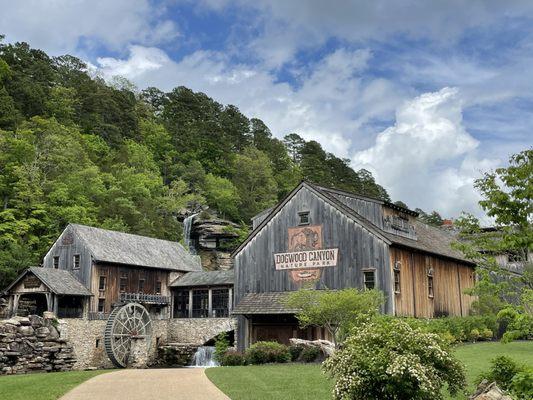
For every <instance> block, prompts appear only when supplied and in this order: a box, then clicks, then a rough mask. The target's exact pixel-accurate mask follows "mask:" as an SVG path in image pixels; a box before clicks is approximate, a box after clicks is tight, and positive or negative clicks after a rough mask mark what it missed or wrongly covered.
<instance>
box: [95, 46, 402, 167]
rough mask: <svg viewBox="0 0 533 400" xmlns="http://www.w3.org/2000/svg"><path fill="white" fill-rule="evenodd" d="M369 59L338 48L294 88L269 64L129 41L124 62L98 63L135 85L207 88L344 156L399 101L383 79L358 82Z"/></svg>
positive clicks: (281, 129) (275, 127) (279, 130)
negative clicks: (176, 52)
mask: <svg viewBox="0 0 533 400" xmlns="http://www.w3.org/2000/svg"><path fill="white" fill-rule="evenodd" d="M371 56H372V55H371V53H370V52H369V51H368V50H358V51H347V50H338V51H335V52H333V53H331V54H329V55H327V56H325V57H324V58H323V59H322V60H321V61H320V62H318V63H317V64H315V65H313V66H310V72H308V73H307V74H305V75H304V76H302V77H301V79H302V80H301V82H300V83H301V84H300V85H299V86H298V87H297V88H294V87H292V86H290V85H288V84H287V83H283V82H278V81H276V77H275V75H273V74H272V73H271V72H270V71H269V70H268V69H267V68H261V67H254V68H251V67H250V66H248V65H245V64H236V65H235V64H231V63H230V61H229V60H228V59H227V57H226V56H225V55H224V54H222V53H219V52H206V51H197V52H195V53H193V54H191V55H189V56H187V57H185V58H183V59H182V60H181V61H179V62H175V61H173V60H172V59H171V58H170V57H168V55H167V54H165V52H163V51H162V50H160V49H158V48H153V47H152V48H148V47H142V46H132V47H130V54H129V56H128V57H127V58H126V59H115V58H102V59H99V60H98V63H99V64H100V68H101V70H100V71H101V72H102V73H103V74H104V76H107V77H111V76H113V75H123V76H124V77H126V78H128V79H130V80H132V81H133V82H134V83H135V84H136V85H137V86H138V87H140V88H145V87H147V86H156V87H159V88H161V89H162V90H171V89H172V88H173V87H176V86H179V85H184V86H187V87H190V88H191V89H193V90H196V91H202V92H205V93H207V94H208V95H209V96H211V97H213V98H214V99H216V100H217V101H219V102H221V103H224V104H234V105H236V106H238V107H239V108H240V109H241V111H242V112H243V113H244V114H246V115H247V116H248V117H257V118H260V119H262V120H263V121H264V122H265V123H266V124H267V125H268V126H269V127H270V128H271V130H272V132H273V133H274V135H276V136H278V137H282V136H284V135H286V134H288V133H290V132H297V133H299V134H300V135H302V136H303V137H305V138H306V139H308V140H311V139H313V140H317V141H319V142H320V143H322V144H323V146H324V147H325V148H326V149H327V150H328V151H331V152H334V153H335V154H337V155H338V156H348V155H349V154H350V152H349V149H350V147H351V146H352V145H353V140H354V139H357V132H358V130H359V129H360V128H361V127H362V126H364V125H365V124H366V123H367V122H368V121H370V120H372V119H373V118H382V117H384V116H387V115H389V114H390V113H392V112H393V111H394V110H395V108H396V107H397V105H398V104H399V103H400V102H401V101H402V100H403V98H404V94H403V92H402V91H401V90H399V89H398V88H397V87H396V86H395V85H394V84H393V83H392V82H390V81H387V80H385V79H374V80H367V81H364V82H363V80H362V79H361V76H362V75H363V73H364V71H365V70H366V68H367V62H368V60H369V58H370V57H371ZM355 141H356V142H357V140H355Z"/></svg>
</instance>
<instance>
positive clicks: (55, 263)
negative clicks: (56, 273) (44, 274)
mask: <svg viewBox="0 0 533 400" xmlns="http://www.w3.org/2000/svg"><path fill="white" fill-rule="evenodd" d="M52 262H53V265H54V268H55V269H58V268H59V256H54V258H53V261H52Z"/></svg>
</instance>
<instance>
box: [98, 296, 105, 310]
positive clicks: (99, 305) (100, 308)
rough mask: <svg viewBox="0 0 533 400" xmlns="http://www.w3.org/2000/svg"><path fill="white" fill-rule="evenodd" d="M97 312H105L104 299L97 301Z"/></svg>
mask: <svg viewBox="0 0 533 400" xmlns="http://www.w3.org/2000/svg"><path fill="white" fill-rule="evenodd" d="M98 312H101V313H103V312H105V299H98Z"/></svg>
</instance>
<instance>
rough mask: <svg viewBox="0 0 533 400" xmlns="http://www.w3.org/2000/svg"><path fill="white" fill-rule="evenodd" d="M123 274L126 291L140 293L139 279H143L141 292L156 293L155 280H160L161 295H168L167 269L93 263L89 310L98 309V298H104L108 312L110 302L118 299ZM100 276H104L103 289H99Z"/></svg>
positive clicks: (112, 302)
mask: <svg viewBox="0 0 533 400" xmlns="http://www.w3.org/2000/svg"><path fill="white" fill-rule="evenodd" d="M123 274H124V276H125V277H126V278H127V279H126V290H125V292H126V293H140V292H139V280H140V279H144V289H143V290H142V293H145V294H156V292H155V289H156V282H158V281H159V282H161V293H160V294H161V295H162V296H170V290H169V284H170V282H169V274H170V273H169V271H167V270H161V269H155V268H142V267H132V266H129V265H128V266H120V265H112V264H95V265H94V271H93V279H92V281H91V286H90V288H91V289H90V290H91V292H92V293H94V296H93V298H92V300H91V306H90V311H94V312H96V311H98V300H99V299H105V310H104V312H110V311H111V306H112V304H114V303H116V302H117V301H118V300H119V296H120V278H121V276H123ZM100 276H105V277H106V285H105V290H103V291H100V290H99V284H100Z"/></svg>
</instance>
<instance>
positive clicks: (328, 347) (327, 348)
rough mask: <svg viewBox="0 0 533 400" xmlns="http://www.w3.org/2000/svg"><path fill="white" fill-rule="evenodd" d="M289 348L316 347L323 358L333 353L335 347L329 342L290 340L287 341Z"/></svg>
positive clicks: (320, 340)
mask: <svg viewBox="0 0 533 400" xmlns="http://www.w3.org/2000/svg"><path fill="white" fill-rule="evenodd" d="M289 342H290V344H291V346H302V347H317V348H318V349H319V350H320V351H321V352H322V354H323V355H324V357H329V356H331V355H332V354H333V353H334V352H335V345H334V344H333V343H332V342H330V341H329V340H322V339H318V340H305V339H297V338H291V339H289Z"/></svg>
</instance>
